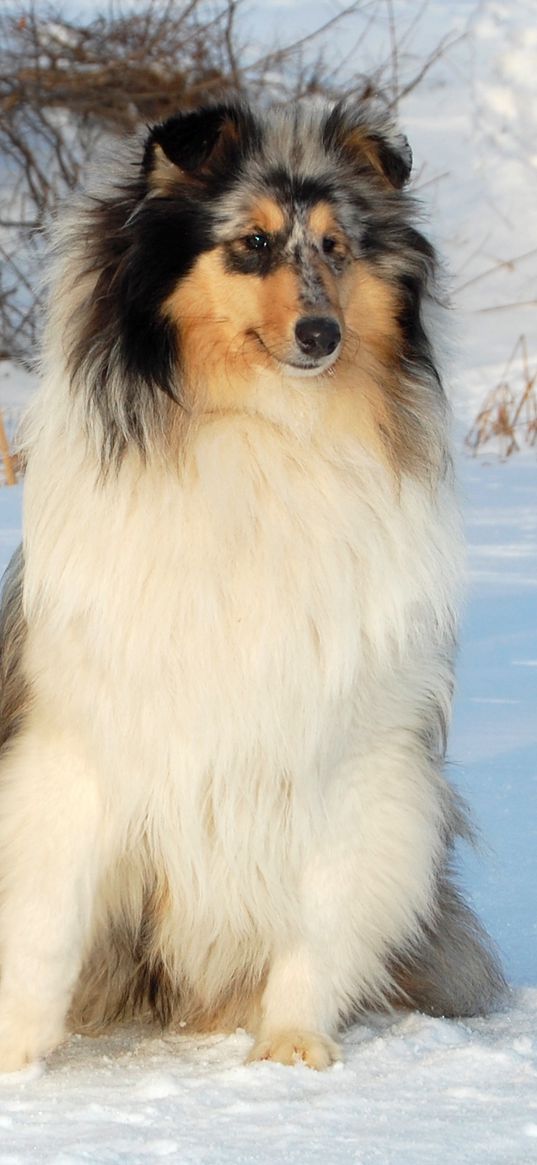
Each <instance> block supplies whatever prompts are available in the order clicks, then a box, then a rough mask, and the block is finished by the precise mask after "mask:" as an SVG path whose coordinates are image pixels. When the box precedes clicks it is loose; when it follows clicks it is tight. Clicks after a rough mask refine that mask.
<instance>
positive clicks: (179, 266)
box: [72, 101, 435, 443]
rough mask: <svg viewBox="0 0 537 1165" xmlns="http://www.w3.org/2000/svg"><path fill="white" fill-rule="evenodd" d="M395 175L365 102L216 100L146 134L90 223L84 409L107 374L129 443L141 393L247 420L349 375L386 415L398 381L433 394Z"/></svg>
mask: <svg viewBox="0 0 537 1165" xmlns="http://www.w3.org/2000/svg"><path fill="white" fill-rule="evenodd" d="M410 168H411V153H410V149H409V147H408V144H407V142H406V139H405V138H403V137H402V136H401V135H399V134H398V133H397V132H396V130H395V129H394V127H393V125H392V123H391V120H390V119H389V118H388V117H387V116H386V114H385V113H383V112H382V111H380V110H379V108H372V107H371V106H370V105H369V104H368V103H362V104H356V105H351V104H347V103H342V104H338V105H336V106H328V105H327V104H326V103H323V102H317V101H314V102H305V103H303V104H302V103H298V105H297V106H295V107H293V108H291V109H284V108H277V109H273V110H270V111H267V112H263V113H254V112H252V110H251V109H249V108H248V107H246V106H245V105H243V104H239V103H238V104H220V105H215V106H212V107H209V108H205V109H201V110H197V111H194V112H190V113H185V114H179V115H177V116H175V117H172V118H170V119H169V120H168V121H166V122H164V123H163V124H161V125H157V126H155V127H153V128H152V129H151V130H150V132H149V135H148V137H147V139H146V141H145V143H144V149H143V157H142V160H141V165H140V170H139V173H138V174H137V175H136V176H135V178H134V180H132V181H131V182H130V183H129V184H126V185H125V186H124V187H123V189H122V190H121V192H120V193H119V194H118V193H117V191H116V195H115V197H113V198H108V199H102V200H101V201H100V202H99V203H98V205H97V207H96V208H95V209H94V211H93V213H92V218H91V231H90V232H88V234H89V238H86V240H85V246H86V251H89V255H90V262H89V264H88V263H87V264H86V269H87V270H88V269H90V268H91V269H92V270H93V272H94V278H93V284H92V289H91V293H90V295H89V297H88V299H87V300H86V301H85V303H84V305H83V308H82V316H81V315H80V309H79V313H78V314H79V323H80V325H81V326H79V327H78V329H77V331H76V333H75V336H76V340H75V343H74V345H73V348H72V368H73V370H74V374H75V377H76V376H77V375H80V373H82V374H83V376H84V377H85V378H86V380H87V379H88V376H89V378H90V380H91V379H92V378H93V384H94V391H93V398H92V399H93V400H94V402H95V401H98V400H99V398H100V399H101V400H102V399H106V396H107V385H106V383H105V378H106V376H108V377H109V376H110V373H111V367H112V364H113V365H114V369H115V372H114V380H115V385H116V389H115V391H116V396H117V386H118V384H119V383H120V382H122V383H124V385H125V391H126V392H127V393H128V396H129V408H130V412H131V415H132V417H133V418H135V419H134V420H132V422H129V419H128V416H127V413H126V412H125V411H124V414H123V421H122V424H123V429H124V430H125V429H128V428H129V424H131V430H132V433H131V434H124V437H123V441H124V440H125V439H126V438H127V437H128V436H129V435H133V436H134V437H135V439H136V440H138V441H139V442H141V441H142V440H143V437H142V430H143V428H144V423H142V422H141V421H140V419H139V418H140V415H141V412H142V409H143V406H142V403H141V400H142V398H143V394H144V393H145V394H146V397H145V401H146V408H147V407H149V406H148V402H149V401H151V402H153V404H154V402H155V401H157V404H158V398H159V396H161V395H162V394H163V393H164V394H166V395H167V397H168V398H170V399H171V400H173V401H175V402H176V403H177V407H179V408H183V409H186V410H187V411H189V412H196V411H203V410H205V409H210V410H212V411H214V410H218V409H222V410H224V409H226V408H235V409H236V408H241V407H244V408H255V409H257V410H261V411H262V410H263V399H264V400H265V403H266V404H267V408H269V397H270V392H271V384H272V386H273V388H275V387H276V386H278V391H279V390H280V389H281V386H282V385H285V386H286V388H288V389H289V391H291V393H292V389H293V386H295V388H296V387H298V386H299V387H301V388H302V390H304V389H305V388H306V386H308V387H309V388H311V391H312V392H318V391H321V392H334V391H335V390H336V389H337V385H338V383H340V382H341V383H342V384H343V383H345V385H346V386H347V387H348V384H349V383H350V380H352V378H353V376H354V382H355V384H356V391H357V392H359V381H360V376H361V375H363V376H367V375H369V376H370V377H373V378H374V377H375V376H376V378H377V380H381V379H382V377H383V376H384V379H385V381H386V384H388V383H389V384H391V383H392V381H393V382H394V383H395V382H396V387H395V389H394V391H393V394H392V395H393V396H394V400H395V401H396V400H397V395H398V392H399V391H400V385H401V383H402V380H403V379H404V378H405V377H407V378H408V377H409V376H412V378H413V379H414V381H415V380H416V377H418V379H419V378H420V377H422V379H424V380H425V379H427V378H428V379H429V381H431V380H434V379H435V377H434V368H433V364H432V359H431V352H430V347H429V342H428V338H427V336H426V334H425V331H424V328H423V323H422V316H421V301H422V298H423V294H424V292H425V290H426V288H427V285H428V282H429V280H430V277H431V274H432V269H433V252H432V249H431V247H430V245H429V244H428V243H427V242H426V240H425V239H424V238H423V236H422V235H421V234H420V233H419V232H418V231H417V230H416V229H415V227H414V225H413V224H412V217H413V205H412V200H411V199H410V198H409V197H408V195H407V194H406V193H405V191H404V186H405V184H406V182H407V180H408V178H409V174H410ZM82 317H83V318H82ZM99 354H100V358H99ZM96 356H97V357H98V358H97V359H96ZM259 384H262V386H263V387H262V390H261V391H260V390H259ZM137 401H138V403H137ZM291 407H292V406H291ZM385 411H386V409H385ZM388 411H389V410H388ZM392 411H393V410H392ZM136 416H138V420H136ZM386 423H388V422H387V421H386ZM136 426H137V432H136V433H135V432H134V428H135V427H136ZM118 440H119V438H118ZM120 443H121V441H120Z"/></svg>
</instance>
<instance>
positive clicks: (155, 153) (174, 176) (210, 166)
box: [142, 105, 253, 193]
mask: <svg viewBox="0 0 537 1165" xmlns="http://www.w3.org/2000/svg"><path fill="white" fill-rule="evenodd" d="M252 129H253V118H252V116H251V114H250V113H249V111H247V110H246V109H244V108H243V107H241V106H239V105H213V106H208V107H207V108H204V109H197V110H195V111H194V112H192V113H183V114H181V113H180V114H177V115H176V116H175V117H170V118H168V121H164V122H162V123H161V124H160V125H155V126H153V128H152V129H151V131H150V133H149V137H148V138H147V141H146V144H145V150H144V157H143V162H142V169H143V173H144V174H145V176H146V178H147V181H148V183H149V186H150V187H151V188H152V189H153V190H155V191H160V192H162V193H167V192H168V191H169V190H170V188H171V187H173V186H175V185H176V184H177V182H178V181H179V182H190V183H194V184H196V183H200V182H201V183H203V182H206V181H207V179H208V178H210V177H211V175H214V174H215V173H216V172H217V170H219V169H222V168H223V167H224V166H225V167H229V168H232V167H233V166H234V164H235V163H236V161H237V158H238V155H240V154H241V153H242V152H243V150H244V148H245V145H246V144H247V142H248V141H249V140H250V139H251V136H252Z"/></svg>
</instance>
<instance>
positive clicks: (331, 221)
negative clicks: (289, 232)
mask: <svg viewBox="0 0 537 1165" xmlns="http://www.w3.org/2000/svg"><path fill="white" fill-rule="evenodd" d="M308 226H309V228H310V230H311V231H313V233H314V234H316V235H331V236H334V237H337V238H339V237H340V236H341V230H340V227H339V225H338V223H337V222H336V220H335V218H334V214H333V211H332V208H331V206H330V205H329V204H328V202H317V203H316V204H315V206H314V207H313V209H312V210H311V212H310V214H309V216H308Z"/></svg>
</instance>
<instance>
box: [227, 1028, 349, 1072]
mask: <svg viewBox="0 0 537 1165" xmlns="http://www.w3.org/2000/svg"><path fill="white" fill-rule="evenodd" d="M340 1059H341V1053H340V1050H339V1048H338V1045H337V1044H335V1043H334V1041H333V1040H331V1039H330V1037H329V1036H325V1035H321V1034H320V1033H319V1032H310V1031H304V1030H303V1029H302V1028H291V1029H289V1030H287V1031H280V1032H274V1033H273V1035H271V1036H267V1037H266V1038H264V1039H259V1040H257V1041H256V1043H255V1044H254V1047H253V1048H252V1051H251V1052H250V1055H249V1056H248V1058H247V1061H246V1062H247V1063H248V1064H251V1063H253V1062H254V1061H255V1060H274V1061H275V1062H276V1063H277V1064H300V1063H303V1064H307V1065H308V1068H315V1069H316V1070H317V1071H318V1072H322V1071H323V1070H324V1069H325V1068H329V1067H330V1065H331V1064H333V1063H334V1062H335V1061H336V1060H340Z"/></svg>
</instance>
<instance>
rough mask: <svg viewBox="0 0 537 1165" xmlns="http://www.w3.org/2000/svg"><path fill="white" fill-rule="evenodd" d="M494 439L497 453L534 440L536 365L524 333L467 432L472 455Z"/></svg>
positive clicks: (536, 433)
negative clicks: (529, 351) (531, 363)
mask: <svg viewBox="0 0 537 1165" xmlns="http://www.w3.org/2000/svg"><path fill="white" fill-rule="evenodd" d="M494 438H495V439H496V440H497V442H498V448H499V452H500V456H501V457H502V458H506V457H510V456H511V454H512V453H515V452H516V451H517V450H519V449H520V447H521V444H526V445H535V444H537V367H536V366H533V367H532V366H531V365H530V361H529V358H528V345H527V340H526V337H525V336H519V338H518V340H517V342H516V344H515V346H514V348H513V351H512V352H511V355H510V357H509V360H508V361H507V364H506V366H505V368H504V371H503V373H502V376H501V378H500V381H499V383H498V384H497V385H496V386H495V387H494V388H493V389H492V390H491V391H490V392H489V393H488V395H487V396H486V398H485V401H484V404H483V407H482V408H481V409H480V411H479V413H478V414H477V417H476V419H475V421H474V423H473V425H472V427H471V429H470V430H469V432H468V433H467V435H466V438H465V445H466V447H467V448H468V449H470V450H471V452H472V453H473V454H474V455H475V454H477V453H479V452H480V451H481V450H482V448H483V446H484V445H486V444H487V443H488V442H489V441H491V440H493V439H494Z"/></svg>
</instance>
